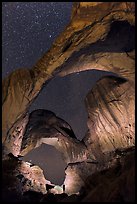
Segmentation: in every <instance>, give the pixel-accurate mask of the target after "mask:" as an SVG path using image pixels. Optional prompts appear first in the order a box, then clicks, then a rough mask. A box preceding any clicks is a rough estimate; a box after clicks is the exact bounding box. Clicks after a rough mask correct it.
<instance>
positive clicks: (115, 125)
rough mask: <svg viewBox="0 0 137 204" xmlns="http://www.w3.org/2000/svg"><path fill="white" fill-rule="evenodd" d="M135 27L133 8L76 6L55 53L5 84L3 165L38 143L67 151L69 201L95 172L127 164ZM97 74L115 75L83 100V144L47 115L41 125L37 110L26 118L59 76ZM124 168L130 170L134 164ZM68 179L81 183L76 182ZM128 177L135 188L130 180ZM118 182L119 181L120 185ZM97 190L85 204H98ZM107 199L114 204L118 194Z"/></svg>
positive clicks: (132, 121)
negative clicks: (94, 203)
mask: <svg viewBox="0 0 137 204" xmlns="http://www.w3.org/2000/svg"><path fill="white" fill-rule="evenodd" d="M134 24H135V4H134V2H105V3H103V2H75V3H74V6H73V9H72V17H71V21H70V23H69V25H68V26H67V27H66V29H65V30H64V31H63V32H62V33H61V34H60V35H59V36H58V38H57V39H56V41H55V42H54V43H53V45H52V47H51V49H50V50H49V51H48V52H47V53H46V54H45V55H44V56H43V57H42V58H41V59H40V60H39V61H38V62H37V63H36V65H35V66H34V67H33V68H31V69H30V70H27V69H20V70H16V71H15V72H13V73H11V74H10V75H9V76H8V77H7V78H5V79H4V80H3V83H2V97H3V98H2V141H3V158H5V157H6V155H7V154H8V153H10V152H11V153H12V154H13V155H14V156H17V155H19V154H22V156H23V155H24V154H25V153H26V152H29V151H30V150H31V149H33V148H35V147H37V146H38V145H40V144H41V142H45V143H48V142H50V144H51V143H52V145H54V146H55V147H56V148H57V149H58V150H59V151H61V152H64V150H65V154H64V158H65V159H66V160H67V163H68V166H67V168H66V174H67V175H66V179H65V181H64V183H65V186H66V192H67V193H68V194H73V193H78V192H80V189H81V187H82V186H86V184H87V179H88V178H89V177H90V178H91V180H92V178H93V177H94V174H95V173H96V174H97V175H98V176H100V175H99V174H100V171H102V170H104V169H111V168H113V164H114V163H115V162H114V161H115V160H116V161H117V159H115V156H116V155H118V158H119V157H120V159H119V160H120V163H121V165H122V164H123V159H122V158H123V153H122V152H123V151H125V150H126V151H128V149H129V150H131V148H133V147H134V146H135V119H134V115H135V114H134V110H135V105H134V102H135V79H134V78H135V76H134V72H135V26H134ZM93 69H97V70H103V71H111V72H112V73H113V76H111V75H110V76H107V77H103V78H101V79H100V80H99V81H98V82H97V83H96V85H95V86H94V87H93V88H92V89H91V91H90V92H89V93H88V95H87V97H86V99H85V105H86V108H87V111H88V132H87V134H86V135H85V137H84V139H83V140H82V141H81V142H80V141H78V140H77V139H76V138H75V136H74V134H73V131H72V129H71V127H70V126H69V125H68V124H67V123H66V122H65V121H63V120H62V119H60V118H58V117H57V116H55V115H54V114H53V113H50V114H49V115H50V116H51V118H52V119H51V121H50V119H49V118H50V117H49V116H48V115H46V116H44V117H42V120H41V119H40V117H39V116H38V113H39V110H38V111H36V112H32V113H31V114H30V115H29V114H28V113H27V111H28V109H29V106H30V105H31V103H32V102H33V101H34V100H35V98H36V97H37V96H38V93H39V92H40V91H41V89H42V87H43V86H46V84H47V83H48V82H49V81H50V79H52V78H53V77H54V76H56V75H59V76H65V75H68V74H70V73H74V72H81V71H85V70H93ZM44 112H45V111H42V113H43V114H44ZM45 113H46V112H45ZM43 123H44V126H43ZM45 125H47V126H46V127H45ZM35 126H36V127H37V128H38V129H37V128H36V127H35ZM45 131H46V133H45ZM39 133H40V134H39ZM72 135H73V137H72ZM36 138H37V139H36ZM51 138H54V141H53V140H52V141H51ZM58 141H59V142H58ZM57 142H58V143H57ZM38 143H39V144H38ZM66 144H68V146H67V145H66ZM26 147H27V148H26ZM23 151H24V153H23ZM70 152H71V153H74V152H75V154H74V155H72V154H71V153H70ZM80 152H82V154H81V155H80ZM119 152H120V153H119ZM129 152H130V151H129ZM131 152H132V151H131ZM129 157H130V156H129ZM83 158H84V159H83ZM88 159H89V160H88ZM133 162H134V159H133V158H132V164H133ZM125 163H126V160H125V161H124V165H126V164H125ZM126 168H127V169H130V167H129V164H127V166H126ZM110 172H111V171H110ZM125 172H126V173H124V167H122V173H123V174H122V175H124V174H126V175H127V176H128V171H126V170H125ZM130 173H131V171H129V174H130ZM112 174H113V173H112ZM105 175H106V176H107V174H105ZM70 176H72V178H73V176H74V177H75V178H76V180H75V181H74V180H71V177H70ZM114 176H115V174H114ZM122 177H123V178H125V177H124V176H122ZM128 178H129V183H130V179H131V176H129V177H128ZM123 180H124V179H123ZM120 181H121V180H119V179H118V182H117V184H119V182H120ZM107 182H108V181H107ZM122 182H123V181H122ZM112 183H113V184H114V180H113V181H112ZM132 184H133V182H132ZM97 185H99V184H97ZM108 185H110V184H108ZM121 185H124V182H123V183H122V184H121ZM114 186H115V184H114ZM116 186H117V185H116ZM85 188H86V187H85ZM97 189H100V187H99V188H97ZM132 189H133V185H132ZM112 190H113V189H112ZM98 191H99V190H96V188H95V191H94V192H92V193H91V194H88V193H86V198H85V199H86V201H87V200H90V201H92V199H93V200H94V201H95V199H96V198H97V194H98ZM41 192H42V191H41ZM132 192H133V191H132ZM132 192H129V191H128V194H129V197H128V196H127V197H128V199H127V200H128V201H132V200H133V199H134V198H133V197H134V196H133V193H132ZM116 194H117V193H116ZM105 195H107V193H106V194H105ZM120 195H121V194H120ZM130 195H132V198H131V197H130ZM123 197H124V196H123ZM123 197H122V199H123ZM94 198H95V199H94ZM103 199H104V201H105V200H106V199H107V197H103ZM117 199H118V201H120V198H117ZM108 200H109V201H115V200H116V199H115V193H114V194H113V195H112V196H110V197H109V198H108ZM108 200H107V201H108Z"/></svg>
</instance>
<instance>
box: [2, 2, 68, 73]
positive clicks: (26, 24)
mask: <svg viewBox="0 0 137 204" xmlns="http://www.w3.org/2000/svg"><path fill="white" fill-rule="evenodd" d="M71 8H72V2H3V3H2V75H3V76H6V75H7V74H8V73H10V72H11V71H13V70H14V69H17V68H31V67H32V66H33V65H34V64H35V63H36V62H37V60H38V59H39V58H40V57H41V56H42V55H43V54H44V53H45V52H46V51H47V50H48V49H49V48H50V46H51V45H52V43H53V41H54V40H55V38H56V37H57V36H58V35H59V33H60V32H62V31H63V29H64V28H65V26H66V25H67V24H68V23H69V20H70V15H71Z"/></svg>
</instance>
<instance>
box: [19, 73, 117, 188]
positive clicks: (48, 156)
mask: <svg viewBox="0 0 137 204" xmlns="http://www.w3.org/2000/svg"><path fill="white" fill-rule="evenodd" d="M114 75H115V74H114V73H112V72H106V71H99V70H91V71H89V70H88V71H82V72H79V73H74V74H70V75H67V76H65V77H59V76H57V77H55V78H53V79H52V80H51V81H50V82H49V83H48V84H47V85H46V87H44V88H43V89H42V91H41V92H40V94H39V96H38V97H37V98H36V99H35V101H34V102H33V104H32V105H31V107H30V109H29V111H30V112H32V111H34V110H37V109H48V110H50V111H53V112H54V113H55V114H56V115H57V116H58V117H60V118H62V119H63V120H65V121H66V122H67V123H68V124H69V125H70V126H71V128H72V130H73V131H74V134H75V136H76V137H77V139H78V140H82V139H83V137H84V136H85V134H86V132H87V130H88V127H87V120H88V114H87V110H86V107H85V102H84V100H85V97H86V95H87V93H88V92H89V91H90V90H91V89H92V87H93V86H94V85H95V84H96V82H97V81H98V80H99V79H100V78H102V77H104V76H114ZM68 134H69V133H68ZM23 159H24V160H25V161H29V160H31V162H32V163H35V164H37V165H39V166H40V167H41V168H42V169H43V171H44V174H45V178H46V179H47V180H49V181H51V182H53V183H54V184H56V185H62V184H63V181H64V178H65V167H66V166H67V163H66V162H65V161H64V160H63V157H62V155H61V153H60V152H59V151H58V150H56V149H55V148H54V147H53V146H49V145H47V144H42V145H41V146H39V147H38V148H36V149H33V150H32V151H30V152H29V153H28V154H26V155H25V156H24V158H23Z"/></svg>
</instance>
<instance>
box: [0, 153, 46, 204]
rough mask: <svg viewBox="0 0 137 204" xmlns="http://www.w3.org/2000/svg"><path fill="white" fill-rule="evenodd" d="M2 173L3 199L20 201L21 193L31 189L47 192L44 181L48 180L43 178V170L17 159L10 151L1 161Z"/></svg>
mask: <svg viewBox="0 0 137 204" xmlns="http://www.w3.org/2000/svg"><path fill="white" fill-rule="evenodd" d="M2 173H3V174H2V175H3V178H2V179H3V182H2V184H3V186H2V187H3V188H2V196H3V200H5V201H13V202H14V201H21V200H22V199H23V193H24V192H27V191H31V190H32V191H36V192H41V193H43V194H45V193H46V192H47V190H46V183H49V182H48V181H47V180H46V179H45V177H44V175H43V170H42V169H40V167H38V166H35V165H33V164H31V163H29V162H24V161H21V160H19V159H18V158H17V157H14V156H13V155H12V154H11V153H10V154H9V155H8V156H7V157H6V158H5V159H4V161H3V169H2ZM14 194H15V195H14ZM8 195H9V197H8Z"/></svg>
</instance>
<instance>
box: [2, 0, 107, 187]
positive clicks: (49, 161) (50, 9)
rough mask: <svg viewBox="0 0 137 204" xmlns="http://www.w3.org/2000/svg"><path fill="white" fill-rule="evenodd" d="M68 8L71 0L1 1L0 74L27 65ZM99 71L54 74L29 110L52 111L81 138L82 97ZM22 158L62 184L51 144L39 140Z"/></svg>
mask: <svg viewBox="0 0 137 204" xmlns="http://www.w3.org/2000/svg"><path fill="white" fill-rule="evenodd" d="M71 9H72V2H3V3H2V76H3V77H6V76H7V75H8V74H9V73H11V72H12V71H13V70H15V69H18V68H31V67H32V66H33V65H34V64H35V63H36V62H37V61H38V59H39V58H40V57H41V56H42V55H43V54H45V53H46V51H48V49H50V46H51V45H52V43H53V41H54V40H55V38H56V37H57V36H58V35H59V33H61V32H62V31H63V29H64V28H65V26H66V25H67V24H68V23H69V20H70V15H71ZM103 75H106V73H105V72H99V71H85V72H81V73H77V74H76V73H75V74H71V75H69V76H66V77H63V78H61V77H59V76H57V77H55V78H54V79H52V80H51V81H50V83H49V84H48V85H47V86H46V87H45V88H44V89H43V90H42V91H41V93H40V94H39V96H38V97H37V98H36V100H35V101H34V103H33V104H32V105H31V107H30V112H31V111H32V110H35V109H39V108H43V109H47V110H51V111H53V112H55V114H56V115H57V116H58V117H60V118H62V119H64V120H66V121H67V122H68V123H69V124H70V125H71V127H72V129H73V131H74V133H75V135H76V137H77V138H78V139H79V140H81V139H82V138H83V137H84V135H85V133H86V131H87V112H86V109H85V105H84V98H85V96H86V95H87V93H88V91H89V90H90V89H91V87H92V86H93V85H94V84H95V82H96V81H97V80H98V79H99V78H100V77H101V76H103ZM41 155H42V156H41ZM24 160H26V161H31V162H32V163H34V164H37V165H39V166H40V167H41V168H42V169H43V170H44V174H45V177H46V179H48V180H50V181H51V182H53V183H55V184H62V182H63V180H64V177H65V173H64V168H65V167H66V164H65V162H63V160H62V157H61V154H60V153H59V152H58V151H57V150H55V148H54V147H52V146H49V145H44V144H43V145H42V146H41V147H39V148H37V149H35V150H33V151H31V152H30V153H29V154H28V155H26V156H25V157H24ZM57 161H58V162H57ZM55 164H56V166H55Z"/></svg>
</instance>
